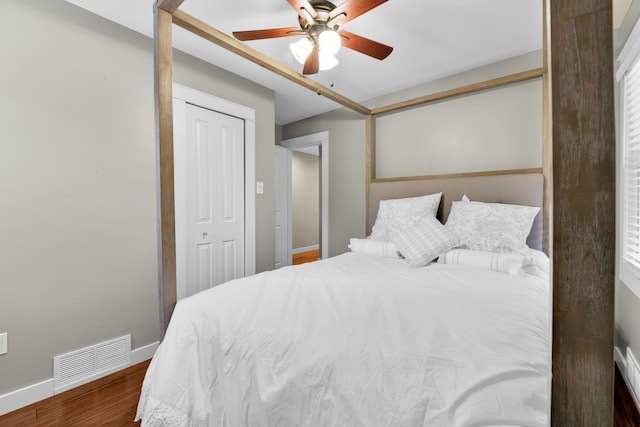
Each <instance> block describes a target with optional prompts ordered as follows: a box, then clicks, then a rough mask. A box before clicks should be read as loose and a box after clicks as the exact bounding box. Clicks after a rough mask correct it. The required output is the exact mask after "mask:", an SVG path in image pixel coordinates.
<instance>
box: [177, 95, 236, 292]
mask: <svg viewBox="0 0 640 427" xmlns="http://www.w3.org/2000/svg"><path fill="white" fill-rule="evenodd" d="M186 135H187V141H186V147H185V148H186V152H185V155H186V159H185V160H186V165H187V168H186V183H187V185H186V196H187V197H186V204H187V206H186V222H187V224H186V235H187V248H186V250H187V263H186V264H187V265H186V279H187V295H192V294H194V293H196V292H199V291H202V290H204V289H208V288H211V287H213V286H215V285H218V284H220V283H223V282H226V281H229V280H231V279H235V278H238V277H243V276H244V275H245V268H244V265H245V260H244V253H245V250H244V244H245V243H244V242H245V236H244V229H245V209H244V199H245V194H244V191H245V190H244V189H245V185H244V121H243V120H242V119H238V118H235V117H231V116H228V115H225V114H221V113H217V112H215V111H211V110H207V109H205V108H201V107H197V106H194V105H190V104H188V105H187V108H186Z"/></svg>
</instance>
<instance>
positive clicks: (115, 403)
mask: <svg viewBox="0 0 640 427" xmlns="http://www.w3.org/2000/svg"><path fill="white" fill-rule="evenodd" d="M148 365H149V361H147V362H143V363H140V364H138V365H134V366H132V367H130V368H127V369H125V370H123V371H120V372H116V373H115V374H112V375H110V376H108V377H105V378H101V379H99V380H96V381H93V382H92V383H89V384H85V385H83V386H80V387H78V388H75V389H73V390H69V391H67V392H65V393H61V394H58V395H56V396H53V397H51V398H49V399H45V400H43V401H41V402H37V403H34V404H33V405H29V406H27V407H25V408H22V409H18V410H17V411H14V412H10V413H8V414H6V415H3V416H0V427H16V426H20V427H22V426H25V427H31V426H33V427H54V426H55V427H81V426H82V427H87V426H108V427H128V426H139V425H140V423H139V422H137V423H135V422H133V419H134V417H135V414H136V407H137V405H138V399H139V398H140V387H141V386H142V380H143V378H144V373H145V372H146V369H147V366H148ZM614 406H615V415H614V425H613V427H639V426H640V412H639V411H638V408H637V407H636V405H635V402H634V400H633V397H632V396H631V394H630V393H629V390H628V389H627V386H626V384H625V382H624V380H623V379H622V375H621V374H620V372H619V371H618V368H616V379H615V396H614Z"/></svg>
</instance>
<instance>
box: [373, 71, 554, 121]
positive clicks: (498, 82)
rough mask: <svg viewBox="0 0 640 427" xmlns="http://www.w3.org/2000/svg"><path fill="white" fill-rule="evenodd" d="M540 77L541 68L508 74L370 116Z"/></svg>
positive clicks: (405, 103) (386, 109) (408, 101)
mask: <svg viewBox="0 0 640 427" xmlns="http://www.w3.org/2000/svg"><path fill="white" fill-rule="evenodd" d="M539 77H542V68H535V69H532V70H528V71H522V72H520V73H515V74H510V75H508V76H503V77H498V78H496V79H492V80H486V81H483V82H479V83H473V84H470V85H467V86H461V87H457V88H455V89H450V90H445V91H443V92H438V93H434V94H431V95H425V96H421V97H419V98H414V99H409V100H407V101H402V102H398V103H395V104H390V105H387V106H384V107H378V108H374V109H372V110H371V114H373V115H378V114H387V113H393V112H396V111H399V110H404V109H406V108H412V107H418V106H420V105H424V104H428V103H430V102H435V101H442V100H444V99H449V98H454V97H456V96H462V95H469V94H471V93H475V92H480V91H483V90H487V89H493V88H496V87H500V86H506V85H510V84H513V83H518V82H522V81H526V80H531V79H536V78H539Z"/></svg>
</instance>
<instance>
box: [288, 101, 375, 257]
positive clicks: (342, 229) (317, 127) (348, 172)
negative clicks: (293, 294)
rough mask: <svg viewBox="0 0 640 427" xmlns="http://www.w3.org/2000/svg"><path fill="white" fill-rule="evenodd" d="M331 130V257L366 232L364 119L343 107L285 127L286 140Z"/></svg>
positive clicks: (343, 250) (345, 248)
mask: <svg viewBox="0 0 640 427" xmlns="http://www.w3.org/2000/svg"><path fill="white" fill-rule="evenodd" d="M327 130H328V131H329V256H334V255H338V254H341V253H343V252H345V251H347V250H348V249H347V245H348V244H349V238H350V237H362V236H364V234H365V210H364V206H365V194H364V187H365V180H364V178H365V176H364V174H365V168H364V155H365V151H364V137H365V134H364V119H363V118H362V116H361V115H360V114H358V113H354V112H352V111H348V110H344V109H340V110H336V111H332V112H329V113H325V114H321V115H319V116H316V117H313V118H311V119H307V120H301V121H299V122H295V123H291V124H289V125H286V126H284V127H283V135H282V137H283V139H289V138H295V137H298V136H303V135H309V134H312V133H316V132H323V131H327Z"/></svg>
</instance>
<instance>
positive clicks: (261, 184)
mask: <svg viewBox="0 0 640 427" xmlns="http://www.w3.org/2000/svg"><path fill="white" fill-rule="evenodd" d="M256 194H264V182H262V181H258V182H256Z"/></svg>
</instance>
